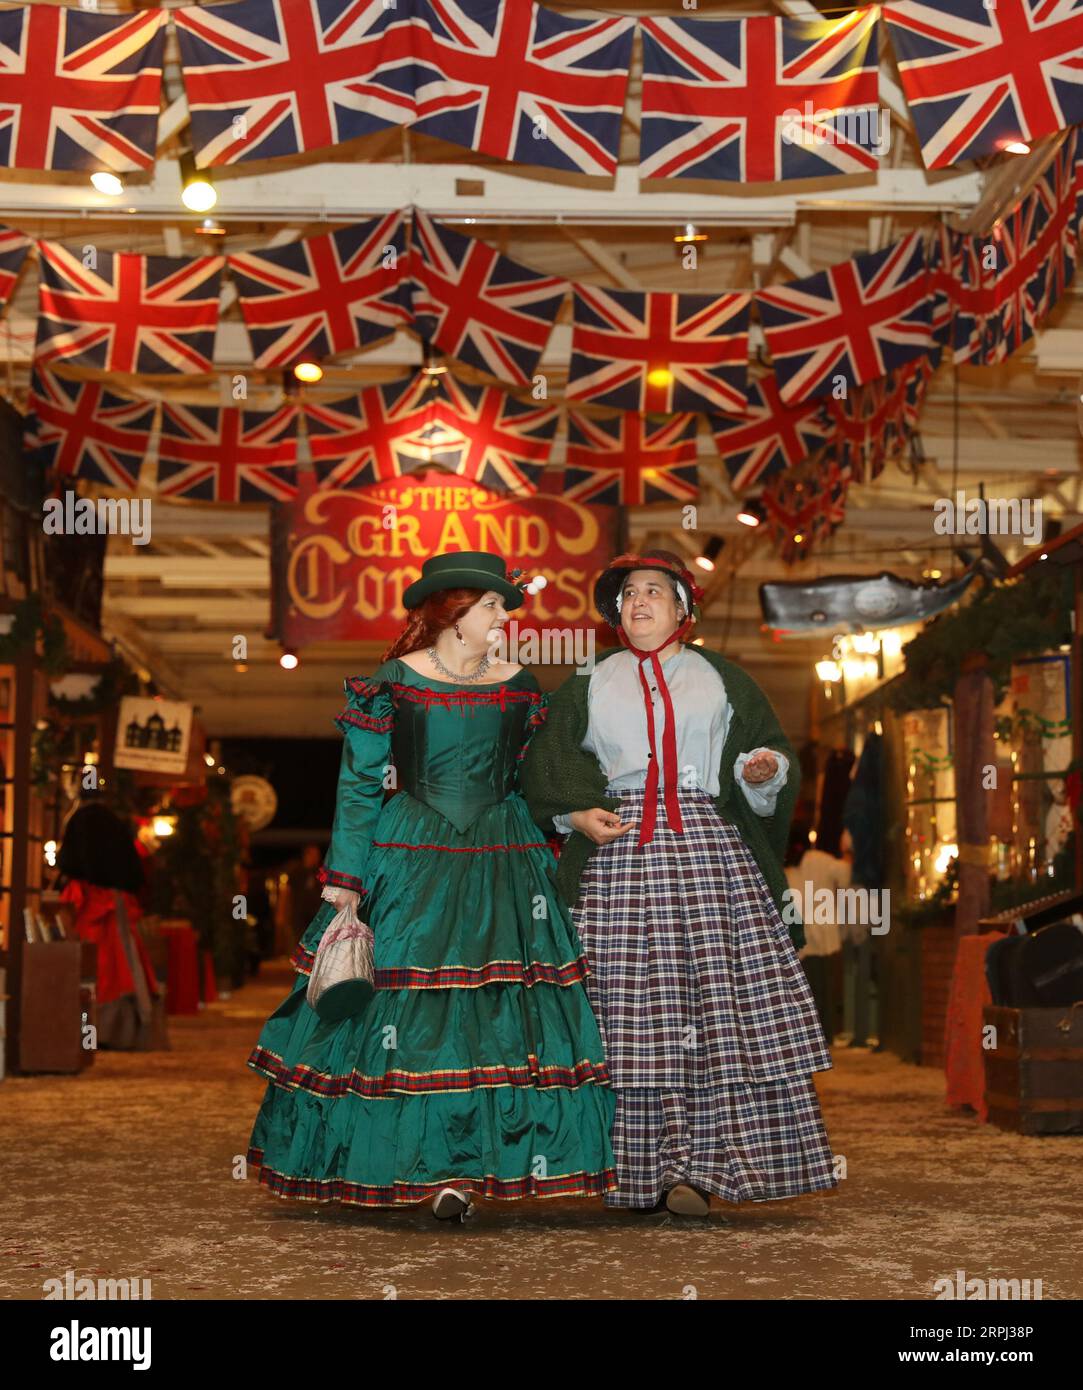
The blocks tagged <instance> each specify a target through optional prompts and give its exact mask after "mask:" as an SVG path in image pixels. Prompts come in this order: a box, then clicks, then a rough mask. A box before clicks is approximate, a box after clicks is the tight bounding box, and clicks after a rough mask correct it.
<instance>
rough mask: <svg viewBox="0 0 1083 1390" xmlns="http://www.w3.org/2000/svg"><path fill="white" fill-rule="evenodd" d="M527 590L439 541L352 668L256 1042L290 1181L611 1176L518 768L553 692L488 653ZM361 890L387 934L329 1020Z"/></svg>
mask: <svg viewBox="0 0 1083 1390" xmlns="http://www.w3.org/2000/svg"><path fill="white" fill-rule="evenodd" d="M521 603H522V591H521V589H520V588H519V587H518V586H516V585H515V584H513V583H512V582H511V581H510V580H509V579H508V577H507V574H506V571H505V567H504V564H503V562H502V561H501V560H499V559H498V557H496V556H494V555H488V554H486V553H484V552H462V553H459V554H450V555H442V556H436V557H434V558H433V559H430V560H428V561H426V562H425V564H424V566H423V568H422V577H421V578H420V579H419V580H418V581H417V582H416V583H415V584H413V585H411V587H410V588H409V589H407V591H406V593H405V594H404V596H403V604H404V606H405V607H406V608H407V610H408V617H407V622H406V625H405V627H404V629H403V632H402V634H401V635H400V637H399V638H398V640H397V641H396V642H395V643H394V644H393V645H392V647H391V648H390V650H389V651H388V653H387V654H386V656H385V658H384V662H383V665H381V666H380V668H379V670H377V671H376V672H375V674H374V675H373V676H372V677H370V678H367V679H366V678H364V677H353V678H351V679H349V680H347V681H346V693H347V696H348V701H347V705H346V708H345V710H344V711H343V712H342V714H341V715H340V716H339V718H338V719H337V721H336V723H337V724H338V726H339V728H340V729H341V730H342V732H343V734H344V735H345V746H344V748H343V754H342V769H341V774H340V777H339V784H338V800H337V807H336V812H335V821H334V828H333V831H332V836H331V845H330V849H329V850H328V854H327V858H326V860H325V862H324V867H323V869H322V870H321V878H322V881H323V883H324V890H323V891H324V896H325V898H326V899H327V900H328V901H326V902H325V903H324V905H323V907H322V908H321V910H320V911H319V912H318V913H317V915H316V917H315V918H314V919H313V922H312V924H311V926H310V927H309V928H308V930H307V931H306V932H305V934H304V935H303V937H302V938H301V941H300V943H299V945H298V948H297V951H296V952H295V953H294V957H293V964H294V966H295V967H296V969H297V970H298V972H299V973H298V979H297V981H296V982H295V984H294V988H293V990H292V991H291V993H290V995H289V996H288V998H287V999H286V1001H285V1002H284V1003H283V1004H282V1006H281V1007H280V1008H279V1009H277V1010H276V1011H275V1013H274V1014H272V1015H271V1017H270V1019H269V1020H268V1022H267V1024H266V1026H265V1027H264V1029H263V1032H262V1033H261V1035H260V1038H259V1042H258V1044H257V1046H256V1047H255V1049H254V1051H253V1052H252V1055H251V1057H250V1058H249V1065H250V1066H251V1067H253V1068H254V1069H255V1070H256V1071H259V1072H261V1073H262V1074H263V1075H265V1076H266V1077H267V1078H268V1080H269V1085H268V1087H267V1091H266V1094H265V1096H264V1100H263V1105H262V1107H261V1109H260V1112H259V1115H258V1117H257V1119H256V1123H255V1128H254V1130H253V1133H252V1139H251V1144H250V1148H249V1161H250V1162H251V1163H252V1164H254V1165H257V1166H258V1167H259V1177H260V1181H261V1182H263V1183H265V1184H267V1186H268V1187H270V1188H271V1190H272V1191H274V1192H276V1193H278V1194H279V1195H280V1196H283V1197H295V1198H299V1199H301V1200H307V1201H316V1202H325V1201H341V1202H345V1203H351V1204H354V1205H358V1206H402V1205H406V1204H410V1203H415V1202H419V1201H424V1200H431V1201H432V1203H433V1211H434V1213H435V1215H437V1216H438V1217H442V1218H443V1217H454V1216H459V1217H463V1216H465V1215H467V1213H468V1212H469V1210H470V1206H471V1202H472V1198H473V1196H475V1195H476V1196H480V1197H495V1198H505V1199H508V1198H520V1197H570V1196H595V1195H604V1194H605V1193H606V1192H610V1191H612V1190H613V1189H614V1188H615V1186H616V1180H615V1176H614V1167H613V1154H612V1149H611V1147H610V1141H609V1127H610V1123H611V1121H612V1115H613V1098H612V1091H611V1089H610V1087H609V1079H608V1074H607V1072H606V1067H605V1061H604V1052H603V1049H602V1043H601V1038H600V1036H599V1032H598V1027H597V1025H596V1023H595V1020H594V1016H593V1014H592V1013H591V1010H590V1006H589V1004H588V1001H587V996H586V992H585V990H584V986H583V981H584V979H585V977H586V973H587V966H586V961H585V959H584V957H583V954H582V949H581V947H580V944H579V939H578V937H577V935H576V931H575V928H574V926H573V925H572V922H571V919H570V917H569V915H568V912H567V909H566V908H565V907H564V905H563V904H562V902H561V901H560V898H559V895H558V893H557V891H556V888H555V883H554V875H553V859H552V854H551V851H550V850H549V847H548V846H547V844H546V842H545V839H544V837H543V836H542V834H541V832H540V831H539V830H538V828H537V826H536V825H535V824H534V822H533V821H532V820H531V817H530V813H529V812H528V810H527V808H526V803H525V802H524V801H523V798H522V796H521V795H520V793H519V790H518V769H519V763H520V761H521V759H522V757H523V754H524V752H525V750H526V747H527V744H528V743H529V740H530V738H531V735H532V733H533V731H534V730H535V729H536V728H537V727H538V725H539V724H541V723H542V722H543V720H544V717H545V710H546V699H545V697H544V696H543V695H542V694H541V692H540V691H539V688H538V684H537V681H536V680H535V679H534V677H533V675H532V674H531V673H530V672H529V671H528V670H526V669H524V668H522V667H518V666H514V665H511V664H509V663H506V662H502V661H497V660H494V659H493V658H492V657H491V656H490V655H489V654H488V653H489V652H490V651H491V649H492V647H493V638H494V635H495V634H496V632H497V630H498V629H500V628H502V627H503V625H504V623H505V622H506V621H507V614H508V611H509V610H511V609H513V608H516V607H518V606H519V605H520V604H521ZM389 792H390V793H393V794H391V795H390V796H389V795H388V793H389ZM348 899H352V900H353V901H354V902H355V904H356V905H357V911H358V915H359V916H360V917H361V918H362V919H363V920H364V921H365V922H367V923H368V924H369V926H370V927H371V928H372V930H373V933H374V936H375V985H376V992H375V994H374V996H373V998H372V1001H371V1002H370V1003H369V1004H368V1006H367V1008H365V1009H363V1010H362V1011H361V1012H360V1013H358V1014H356V1015H355V1016H353V1017H350V1018H347V1019H345V1020H344V1021H342V1022H340V1023H331V1022H324V1021H321V1019H320V1018H319V1017H318V1016H317V1014H316V1013H315V1012H314V1011H313V1009H311V1008H310V1007H309V1005H308V1003H307V1001H306V998H305V991H306V987H307V983H308V980H307V976H308V974H309V972H310V971H311V969H312V964H313V961H314V959H315V953H316V949H317V947H318V945H319V941H320V938H321V936H322V935H323V932H324V930H325V928H326V927H327V924H328V923H329V922H330V920H331V918H332V917H333V916H334V915H335V912H336V911H337V910H338V908H339V906H341V905H342V904H343V903H344V902H346V901H347V900H348Z"/></svg>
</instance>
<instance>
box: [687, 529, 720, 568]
mask: <svg viewBox="0 0 1083 1390" xmlns="http://www.w3.org/2000/svg"><path fill="white" fill-rule="evenodd" d="M725 544H726V542H725V540H724V539H723V538H722V537H721V536H712V537H711V538H710V540H708V542H707V544H706V545H705V546H704V547H703V553H702V555H697V556H696V560H695V563H696V564H697V565H699V567H700V569H701V570H708V571H710V570H713V569H714V562H715V561H716V560H717V559H718V557H719V555H721V553H722V549H723V547H724V546H725Z"/></svg>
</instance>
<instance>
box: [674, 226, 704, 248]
mask: <svg viewBox="0 0 1083 1390" xmlns="http://www.w3.org/2000/svg"><path fill="white" fill-rule="evenodd" d="M673 240H674V241H675V242H676V243H677V245H678V246H686V245H687V244H688V243H689V242H692V241H706V240H707V233H706V232H701V231H700V230H699V229H698V228H697V227H696V225H695V223H694V222H686V223H685V224H684V231H683V232H678V233H677V235H676V236H675V237H674V238H673Z"/></svg>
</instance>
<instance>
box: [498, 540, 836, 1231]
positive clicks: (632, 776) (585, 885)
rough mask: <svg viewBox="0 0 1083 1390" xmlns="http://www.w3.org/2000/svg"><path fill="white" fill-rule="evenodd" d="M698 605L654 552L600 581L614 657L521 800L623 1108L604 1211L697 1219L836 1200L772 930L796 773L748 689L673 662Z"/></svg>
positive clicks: (822, 1061) (815, 1056)
mask: <svg viewBox="0 0 1083 1390" xmlns="http://www.w3.org/2000/svg"><path fill="white" fill-rule="evenodd" d="M700 597H701V593H700V591H699V589H698V587H697V586H696V583H695V580H694V579H693V577H692V575H691V574H690V573H689V571H688V570H687V569H686V567H685V566H684V564H683V562H682V561H681V560H680V559H679V557H677V556H676V555H673V554H671V553H670V552H668V551H660V550H648V551H645V552H644V553H643V554H642V555H622V556H620V557H618V558H617V559H616V560H614V561H613V562H612V564H611V565H610V566H609V568H608V569H607V570H606V571H605V572H604V573H603V574H602V576H601V577H600V579H599V580H598V583H597V585H596V587H595V603H596V605H597V607H598V610H599V612H600V613H601V614H602V616H603V617H604V618H605V619H606V621H607V622H609V623H610V624H611V625H612V626H613V627H615V628H617V629H618V631H619V634H620V638H621V642H622V644H623V647H622V648H621V649H614V650H612V651H609V652H605V653H603V654H602V655H601V656H600V657H599V658H598V660H597V662H596V665H595V669H594V671H593V672H592V674H591V677H590V679H589V681H587V680H583V679H582V678H580V677H579V676H578V675H574V676H572V677H571V678H570V679H569V680H568V681H566V682H565V684H564V685H563V686H562V687H561V689H560V690H559V691H558V692H557V693H556V694H555V695H554V696H553V697H552V701H551V705H550V712H549V719H548V722H547V724H546V726H545V728H543V729H542V730H541V731H539V733H538V734H537V735H536V736H535V738H534V740H533V742H532V744H531V747H530V750H529V752H528V754H527V757H526V760H525V763H524V768H523V779H522V783H523V790H524V792H525V794H526V797H527V801H528V804H529V806H530V809H531V812H532V814H533V816H534V819H535V820H536V821H537V822H538V823H539V824H540V825H541V826H543V827H547V826H549V825H552V826H553V827H554V828H555V829H556V830H557V831H559V832H560V833H561V834H562V835H565V836H567V839H566V841H565V844H564V848H563V850H562V853H561V856H560V863H559V868H558V872H557V883H558V886H559V887H560V889H561V891H562V893H563V895H564V899H565V901H566V902H567V903H568V904H569V905H571V906H572V907H573V912H572V917H573V920H574V922H575V925H576V927H577V929H578V932H579V936H580V939H581V941H582V943H583V948H584V951H585V953H586V955H587V959H588V961H589V963H590V966H591V971H592V973H591V975H590V977H589V978H588V980H587V990H588V994H589V996H590V1000H591V1003H592V1005H593V1007H594V1011H595V1013H596V1015H597V1017H598V1022H599V1026H600V1028H601V1031H602V1037H603V1040H604V1042H605V1047H606V1061H607V1066H608V1069H609V1074H610V1078H611V1081H612V1084H613V1087H614V1088H615V1090H616V1096H617V1108H616V1116H615V1119H614V1127H613V1151H614V1156H615V1159H616V1165H617V1180H618V1191H617V1192H615V1193H610V1194H608V1195H607V1196H606V1198H605V1200H606V1203H607V1204H609V1205H611V1206H618V1207H628V1208H633V1209H638V1210H641V1211H656V1210H661V1209H662V1208H663V1207H665V1208H668V1209H669V1210H670V1211H674V1212H677V1213H679V1214H682V1215H700V1216H702V1215H706V1213H707V1212H708V1210H709V1208H710V1196H711V1194H713V1195H714V1196H716V1197H721V1198H723V1199H724V1200H726V1201H730V1202H741V1201H767V1200H771V1199H779V1198H786V1197H793V1196H796V1195H798V1194H799V1193H803V1192H814V1191H818V1190H821V1189H826V1188H832V1187H834V1186H835V1185H836V1179H835V1177H834V1173H833V1164H832V1156H831V1151H830V1148H829V1146H828V1141H827V1135H826V1133H825V1131H824V1127H823V1121H822V1119H821V1116H820V1109H819V1103H818V1101H817V1097H816V1091H815V1088H814V1085H813V1082H812V1073H813V1072H816V1071H824V1070H827V1069H828V1068H829V1067H830V1066H831V1058H830V1054H829V1053H828V1051H827V1048H826V1045H825V1042H824V1038H823V1033H822V1032H821V1029H820V1025H819V1021H818V1019H817V1015H816V1008H815V1005H814V1003H813V1000H812V996H811V994H810V992H809V988H808V985H807V983H806V980H805V976H804V972H803V971H802V969H801V966H800V964H799V963H798V958H797V953H796V950H795V947H800V946H801V945H803V944H804V934H803V932H802V930H801V927H800V925H795V926H794V927H792V928H789V929H788V928H787V927H786V926H785V925H784V924H783V921H782V917H781V915H780V909H781V907H782V905H783V903H784V901H785V899H784V897H783V894H784V893H785V891H786V878H785V874H784V872H783V867H782V862H783V855H784V850H785V845H786V836H787V832H788V828H789V822H790V817H791V815H792V811H793V805H794V802H795V800H796V797H797V787H798V780H799V779H798V777H797V776H796V772H795V770H794V771H791V769H792V767H793V752H792V750H791V748H790V746H789V744H788V743H787V741H786V739H785V737H784V736H783V734H782V731H781V729H780V728H779V725H778V722H777V720H776V718H775V714H774V711H773V710H772V709H771V706H770V704H769V702H768V700H767V698H766V696H765V695H764V694H763V692H762V691H761V690H760V688H759V686H757V685H756V683H755V681H753V680H752V679H751V677H749V676H748V675H747V674H746V673H745V672H744V671H742V670H741V668H740V667H738V666H736V665H734V664H733V663H732V662H730V661H727V660H726V659H725V658H723V657H720V656H717V655H716V654H715V653H713V652H708V651H705V650H703V649H702V648H699V647H696V646H692V645H689V646H685V645H683V643H682V640H681V639H682V638H683V637H684V636H685V634H686V633H687V632H688V630H689V628H690V626H691V624H692V621H693V619H694V617H695V616H696V610H695V608H694V604H695V601H696V600H697V599H698V598H700Z"/></svg>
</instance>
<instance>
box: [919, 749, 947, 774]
mask: <svg viewBox="0 0 1083 1390" xmlns="http://www.w3.org/2000/svg"><path fill="white" fill-rule="evenodd" d="M910 757H911V758H913V760H914V762H915V764H917V763H921V764H922V766H921V767H920V769H918V770H919V771H921V772H945V771H947V769H948V768H949V767H954V766H955V759H954V758H953V757H952V755H951V754H950V753H945V754H944V756H943V757H942V758H939V757H937V755H936V754H935V753H926V751H925V749H924V748H914V749H912V750H911V752H910Z"/></svg>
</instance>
